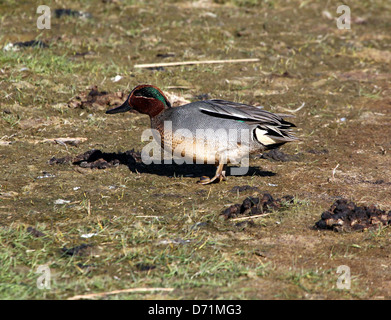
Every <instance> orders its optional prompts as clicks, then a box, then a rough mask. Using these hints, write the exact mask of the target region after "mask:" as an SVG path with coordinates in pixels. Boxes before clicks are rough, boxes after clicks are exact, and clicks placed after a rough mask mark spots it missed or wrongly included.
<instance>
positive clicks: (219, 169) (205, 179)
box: [199, 163, 227, 184]
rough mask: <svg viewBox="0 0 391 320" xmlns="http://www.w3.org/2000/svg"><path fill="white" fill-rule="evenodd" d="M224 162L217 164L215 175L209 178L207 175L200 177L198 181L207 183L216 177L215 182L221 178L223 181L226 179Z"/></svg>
mask: <svg viewBox="0 0 391 320" xmlns="http://www.w3.org/2000/svg"><path fill="white" fill-rule="evenodd" d="M226 166H227V165H226V164H224V163H219V164H218V166H217V169H216V174H215V176H214V177H213V178H212V179H210V178H209V177H205V176H203V177H201V179H200V181H199V183H200V184H209V183H212V182H214V181H215V180H216V179H219V180H218V181H217V182H220V181H221V180H223V181H225V180H227V178H226V176H225V168H226Z"/></svg>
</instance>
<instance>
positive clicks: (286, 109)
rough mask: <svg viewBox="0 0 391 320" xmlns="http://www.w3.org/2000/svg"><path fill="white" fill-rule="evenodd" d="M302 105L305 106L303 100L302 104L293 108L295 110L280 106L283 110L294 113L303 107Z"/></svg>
mask: <svg viewBox="0 0 391 320" xmlns="http://www.w3.org/2000/svg"><path fill="white" fill-rule="evenodd" d="M304 106H305V102H303V103H302V105H301V106H300V107H298V108H297V109H295V110H291V109H288V108H281V109H282V110H284V111H287V112H292V113H296V112H297V111H300V110H301V109H303V108H304Z"/></svg>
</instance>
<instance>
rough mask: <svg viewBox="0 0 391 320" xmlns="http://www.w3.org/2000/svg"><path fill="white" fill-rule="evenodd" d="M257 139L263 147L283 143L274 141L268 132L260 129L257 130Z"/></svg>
mask: <svg viewBox="0 0 391 320" xmlns="http://www.w3.org/2000/svg"><path fill="white" fill-rule="evenodd" d="M255 137H256V138H257V140H258V141H259V142H260V143H262V144H263V145H265V146H267V145H270V144H276V143H281V141H277V140H274V139H273V138H272V137H271V136H269V135H267V131H266V130H261V129H259V128H256V129H255Z"/></svg>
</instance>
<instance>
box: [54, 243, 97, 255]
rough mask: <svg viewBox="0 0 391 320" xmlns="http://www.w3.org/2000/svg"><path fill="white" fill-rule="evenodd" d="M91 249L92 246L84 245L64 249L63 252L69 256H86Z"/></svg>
mask: <svg viewBox="0 0 391 320" xmlns="http://www.w3.org/2000/svg"><path fill="white" fill-rule="evenodd" d="M91 247H92V245H90V244H86V243H82V244H81V245H78V246H75V247H72V248H67V247H63V248H61V251H62V253H63V255H67V256H86V255H88V254H89V252H90V249H91Z"/></svg>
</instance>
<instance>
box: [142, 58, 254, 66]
mask: <svg viewBox="0 0 391 320" xmlns="http://www.w3.org/2000/svg"><path fill="white" fill-rule="evenodd" d="M257 61H259V59H258V58H254V59H232V60H204V61H178V62H166V63H164V62H163V63H147V64H135V65H134V67H135V68H155V67H174V66H184V65H188V64H214V63H237V62H257Z"/></svg>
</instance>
